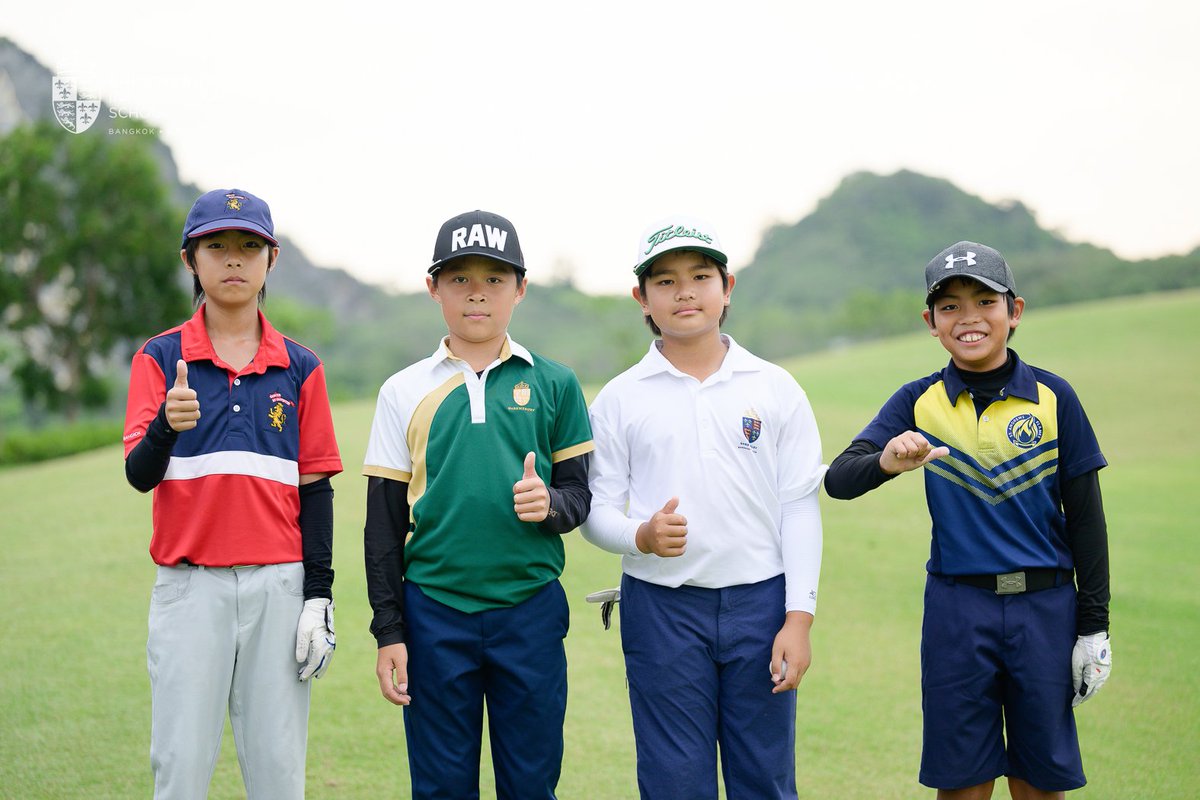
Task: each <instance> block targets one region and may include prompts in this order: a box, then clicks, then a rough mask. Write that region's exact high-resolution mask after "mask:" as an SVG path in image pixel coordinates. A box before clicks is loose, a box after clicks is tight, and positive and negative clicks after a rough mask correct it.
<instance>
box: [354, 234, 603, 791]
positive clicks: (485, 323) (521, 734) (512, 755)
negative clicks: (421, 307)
mask: <svg viewBox="0 0 1200 800" xmlns="http://www.w3.org/2000/svg"><path fill="white" fill-rule="evenodd" d="M429 273H430V276H429V278H428V279H427V282H428V286H429V293H430V296H431V297H432V298H433V299H434V300H435V301H437V302H438V303H439V304H440V305H441V306H442V312H443V316H444V317H445V319H446V324H447V328H448V335H447V336H445V337H444V338H443V339H442V341H441V343H440V344H439V346H438V349H437V351H436V352H435V353H434V354H433V355H432V356H430V357H429V358H426V359H424V360H422V361H419V362H417V363H416V364H413V365H412V366H410V367H408V368H407V369H405V370H402V371H401V372H399V373H397V374H396V375H393V376H392V377H391V378H390V379H388V381H387V382H386V383H385V384H384V385H383V388H382V389H381V390H380V392H379V400H378V405H377V407H376V412H375V420H374V423H373V425H372V429H371V438H370V441H369V443H368V446H367V454H366V459H365V465H364V467H363V474H364V475H366V476H368V479H369V483H368V492H367V523H366V529H365V551H366V566H367V590H368V594H369V595H370V600H371V606H372V608H373V609H374V612H375V616H374V619H373V621H372V624H371V632H372V633H373V634H374V635H375V637H376V640H377V643H378V645H379V657H378V662H377V665H376V672H377V676H378V678H379V682H380V690H381V692H382V693H383V695H384V697H385V698H387V699H388V700H389V701H391V702H393V703H395V704H397V705H402V706H405V710H404V718H405V735H406V737H407V741H408V756H409V770H410V774H411V778H412V786H413V796H414V797H418V798H419V797H433V796H438V797H467V796H478V791H479V790H478V784H479V754H480V744H481V736H482V730H483V704H484V701H485V700H486V702H487V707H488V726H489V731H490V733H491V746H492V754H493V762H494V765H495V774H496V790H497V796H498V797H521V798H552V797H554V788H555V786H556V784H557V782H558V776H559V771H560V765H561V761H562V752H563V741H562V724H563V717H564V714H565V711H566V655H565V651H564V649H563V639H564V637H565V636H566V632H567V623H568V615H567V603H566V598H565V596H564V594H563V591H562V588H561V586H559V583H558V576H559V575H560V574H561V573H562V569H563V565H564V561H565V556H564V551H563V545H562V540H561V534H563V533H567V532H569V531H571V530H574V529H575V528H576V527H578V525H579V524H580V523H581V522H583V520H584V519H585V518H586V516H587V511H588V507H589V505H590V502H591V493H590V491H589V490H588V484H587V468H588V460H589V453H590V452H591V451H592V435H591V428H590V426H589V423H588V414H587V406H586V404H585V402H584V399H583V393H582V392H581V391H580V388H579V383H578V381H577V379H576V378H575V374H574V373H573V372H572V371H571V370H570V369H569V368H567V367H565V366H563V365H561V364H558V363H556V362H554V361H550V360H548V359H546V358H543V357H541V356H539V355H536V354H534V353H531V352H529V351H528V350H526V349H525V348H524V347H522V346H521V345H519V344H517V343H516V342H514V341H513V340H512V339H511V338H509V336H508V333H507V328H508V322H509V319H510V318H511V316H512V312H513V309H514V308H515V307H516V305H517V304H518V303H520V301H521V300H522V299H523V298H524V295H525V265H524V259H523V257H522V255H521V249H520V244H519V242H518V240H517V235H516V231H515V230H514V229H513V227H512V224H511V223H510V222H509V221H508V220H506V219H504V218H503V217H499V216H497V215H495V214H490V213H487V212H483V211H474V212H470V213H467V214H462V215H459V216H458V217H455V218H453V219H451V220H449V221H448V222H446V223H445V224H444V225H443V226H442V229H441V231H440V232H439V234H438V239H437V244H436V246H435V249H434V260H433V265H432V266H431V267H430V269H429Z"/></svg>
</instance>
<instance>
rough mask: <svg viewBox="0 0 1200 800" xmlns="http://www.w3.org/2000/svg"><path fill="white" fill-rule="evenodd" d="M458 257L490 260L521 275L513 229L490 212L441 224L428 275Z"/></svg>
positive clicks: (473, 213) (518, 246) (521, 258)
mask: <svg viewBox="0 0 1200 800" xmlns="http://www.w3.org/2000/svg"><path fill="white" fill-rule="evenodd" d="M462 256H486V257H487V258H494V259H496V260H497V261H503V262H504V263H505V264H508V265H509V266H511V267H514V268H515V269H516V270H517V273H518V274H519V275H521V276H522V277H524V276H525V257H524V256H523V255H521V242H520V240H518V239H517V229H516V228H514V227H513V224H512V223H511V222H509V221H508V220H506V219H505V218H504V217H502V216H500V215H499V214H493V213H491V212H490V211H479V210H478V209H476V210H475V211H467V212H465V213H463V214H459V215H458V216H457V217H452V218H450V219H448V220H446V221H445V222H443V223H442V227H441V230H439V231H438V235H437V241H436V242H435V243H434V245H433V263H432V264H430V265H429V274H430V275H432V274H433V273H435V272H437V271H438V270H439V269H441V268H442V267H444V266H446V264H447V263H449V262H450V261H451V260H453V259H456V258H461V257H462Z"/></svg>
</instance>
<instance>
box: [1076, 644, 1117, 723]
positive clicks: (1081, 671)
mask: <svg viewBox="0 0 1200 800" xmlns="http://www.w3.org/2000/svg"><path fill="white" fill-rule="evenodd" d="M1110 672H1112V644H1111V643H1110V642H1109V640H1108V633H1107V632H1106V631H1101V632H1100V633H1089V634H1088V635H1087V636H1080V637H1079V638H1078V639H1076V640H1075V649H1074V650H1072V651H1071V680H1072V682H1073V683H1074V686H1075V697H1074V699H1072V700H1071V707H1072V708H1074V707H1075V706H1077V705H1079V704H1080V703H1082V702H1083V701H1084V700H1089V699H1091V698H1092V697H1093V696H1094V695H1095V694H1096V692H1098V691H1100V687H1101V686H1103V685H1104V682H1105V681H1106V680H1108V675H1109V673H1110Z"/></svg>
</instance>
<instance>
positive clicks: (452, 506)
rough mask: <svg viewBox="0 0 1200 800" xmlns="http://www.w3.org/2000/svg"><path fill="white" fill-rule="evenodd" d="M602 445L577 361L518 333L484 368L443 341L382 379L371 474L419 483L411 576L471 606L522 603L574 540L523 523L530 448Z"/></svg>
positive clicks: (541, 453) (540, 461) (409, 546)
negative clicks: (516, 498) (518, 488)
mask: <svg viewBox="0 0 1200 800" xmlns="http://www.w3.org/2000/svg"><path fill="white" fill-rule="evenodd" d="M592 449H593V445H592V431H591V426H590V425H589V423H588V412H587V404H586V403H585V402H584V399H583V392H582V391H581V390H580V388H579V381H578V380H577V379H576V377H575V373H574V372H572V371H571V370H570V368H568V367H566V366H563V365H562V364H559V363H557V362H555V361H551V360H550V359H547V358H543V357H542V356H538V355H534V354H533V353H530V352H529V351H528V350H526V349H525V348H524V347H522V346H521V345H519V344H517V343H516V342H514V341H512V340H511V339H508V340H506V342H505V344H504V347H503V348H502V350H501V353H500V357H499V358H498V359H497V360H496V361H494V362H492V364H491V365H489V366H488V368H487V369H486V370H484V372H483V374H482V375H478V376H477V375H476V374H475V372H474V371H473V370H472V369H471V367H470V365H469V364H467V363H466V362H465V361H462V360H461V359H459V358H456V357H455V356H454V354H453V353H451V352H450V349H449V347H448V346H447V344H446V342H445V341H444V340H443V342H442V344H441V346H440V347H439V348H438V350H437V352H436V353H434V354H433V355H432V356H430V357H429V358H426V359H424V360H422V361H419V362H417V363H416V364H413V365H412V366H411V367H408V368H407V369H404V370H402V371H400V372H398V373H396V374H395V375H393V376H392V377H391V378H389V379H388V380H387V382H386V383H384V385H383V387H382V388H381V389H380V390H379V400H378V404H377V406H376V409H375V420H374V422H373V423H372V425H371V437H370V440H369V441H368V444H367V453H366V458H365V459H364V466H363V474H364V475H367V476H372V477H379V478H389V479H391V480H396V481H401V482H404V483H407V484H408V505H409V513H410V516H411V533H410V534H409V538H408V541H407V542H406V544H405V546H404V578H405V580H410V581H413V582H414V583H416V584H417V585H418V586H420V587H421V589H422V590H423V591H424V592H425V593H426V594H427V595H429V596H430V597H432V598H433V599H435V600H437V601H438V602H440V603H444V604H445V605H448V606H450V607H452V608H455V609H458V610H459V611H463V612H466V613H474V612H477V611H483V610H486V609H490V608H501V607H505V606H512V605H516V604H517V603H520V602H522V601H523V600H526V599H527V598H529V597H531V596H532V595H533V594H534V593H535V592H537V591H538V590H539V589H540V588H542V587H543V586H545V585H546V584H547V583H549V582H550V581H552V580H554V579H555V578H557V577H558V576H559V575H561V574H562V570H563V565H564V563H565V561H566V556H565V553H564V551H563V544H562V539H561V537H559V536H558V535H555V534H548V533H545V532H543V531H542V530H541V529H540V528H539V526H538V525H537V524H536V523H531V522H522V521H521V520H520V519H518V518H517V515H516V512H515V511H514V510H513V484H514V483H516V482H517V481H518V480H520V479H521V475H522V474H523V472H524V460H525V454H526V453H528V452H530V451H533V452H534V453H535V454H536V465H537V472H538V475H539V476H541V478H542V480H543V481H545V482H546V483H547V484H549V483H550V470H551V466H552V465H553V464H554V463H557V462H559V461H563V460H566V459H568V458H573V457H575V456H578V455H582V454H584V453H589V452H591V451H592Z"/></svg>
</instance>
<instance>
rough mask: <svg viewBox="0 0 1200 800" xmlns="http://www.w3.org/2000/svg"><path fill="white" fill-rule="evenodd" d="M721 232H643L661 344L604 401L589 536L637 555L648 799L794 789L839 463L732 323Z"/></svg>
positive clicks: (689, 226)
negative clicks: (823, 510) (733, 333)
mask: <svg viewBox="0 0 1200 800" xmlns="http://www.w3.org/2000/svg"><path fill="white" fill-rule="evenodd" d="M727 263H728V259H727V258H726V256H725V254H724V252H723V251H722V249H721V245H720V242H719V241H718V239H717V234H716V232H715V231H714V230H713V229H712V227H711V226H710V225H708V224H707V223H706V222H703V221H701V220H697V219H694V218H691V217H682V216H674V217H669V218H667V219H665V220H662V221H660V222H659V223H656V224H655V225H652V226H650V227H649V228H648V229H647V230H646V231H645V233H644V234H643V235H642V237H641V238H640V239H639V240H638V254H637V260H636V261H635V266H634V274H635V275H637V276H638V286H637V287H636V288H635V289H633V297H634V299H636V300H637V301H638V303H639V304H640V305H641V307H642V313H643V314H644V316H645V319H646V322H647V324H648V325H649V326H650V328H651V330H653V331H654V333H655V334H656V335H658V336H660V337H661V338H659V339H656V340H655V341H654V342H653V343H652V344H651V346H650V350H649V352H648V353H647V354H646V356H645V357H644V358H643V359H642V360H641V361H640V362H639V363H638V364H637V365H635V366H634V367H632V368H631V369H629V370H627V371H626V372H624V373H622V374H621V375H618V376H617V377H616V378H614V379H613V380H612V381H610V382H609V383H608V385H607V386H605V387H604V389H603V390H601V392H600V394H599V395H597V397H596V400H595V402H594V403H593V404H592V406H591V421H592V430H593V436H594V440H595V443H596V452H595V458H594V460H593V462H592V470H591V475H590V485H591V489H592V510H591V515H590V517H589V521H588V524H587V526H586V527H585V529H584V536H585V537H586V538H587V539H588V541H590V542H592V543H594V544H596V545H598V546H599V547H602V548H603V549H605V550H608V551H610V552H613V553H619V554H621V555H622V556H623V558H622V570H623V573H624V574H623V576H622V580H621V642H622V649H623V650H624V653H625V666H626V675H627V679H628V683H629V698H630V705H631V708H632V712H633V727H634V736H635V739H636V742H637V772H638V786H639V789H640V791H641V795H642V797H644V798H654V799H655V800H658V799H659V798H676V797H678V798H697V797H716V796H717V774H716V773H717V746H718V744H719V745H720V751H721V762H722V774H723V777H724V782H725V791H726V794H727V795H728V796H729V797H756V798H766V797H792V798H794V797H796V781H795V755H794V753H795V718H796V697H795V694H794V693H793V692H792V691H791V690H792V689H795V688H796V686H797V685H798V684H799V682H800V679H801V678H802V677H803V676H804V673H805V671H806V670H807V669H808V665H809V663H810V661H811V658H812V648H811V643H810V639H809V630H810V628H811V626H812V623H813V615H814V613H815V611H816V601H817V582H818V577H819V573H820V565H821V516H820V509H819V507H818V504H817V491H818V489H819V487H820V482H821V476H822V474H823V471H824V469H823V467H822V465H821V443H820V438H819V436H818V434H817V427H816V421H815V419H814V418H813V413H812V409H811V408H810V406H809V404H808V399H807V397H806V396H805V394H804V391H803V390H802V389H801V388H800V386H799V385H797V383H796V381H795V379H793V378H792V376H791V375H789V374H788V373H787V372H786V371H784V370H783V369H782V368H780V367H778V366H776V365H774V364H771V363H769V362H766V361H764V360H762V359H760V358H758V357H756V356H754V355H752V354H751V353H749V352H747V351H746V350H744V349H742V348H741V347H739V346H738V345H737V343H736V342H734V341H733V339H732V338H731V337H729V336H727V335H725V334H722V333H721V329H720V326H721V323H722V322H723V321H724V319H725V315H726V313H727V308H728V305H729V302H730V297H731V294H732V291H733V286H734V278H733V276H732V275H729V274H728V272H727V271H726V264H727Z"/></svg>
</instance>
